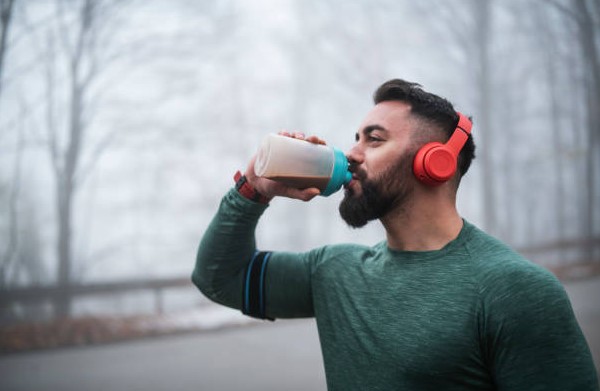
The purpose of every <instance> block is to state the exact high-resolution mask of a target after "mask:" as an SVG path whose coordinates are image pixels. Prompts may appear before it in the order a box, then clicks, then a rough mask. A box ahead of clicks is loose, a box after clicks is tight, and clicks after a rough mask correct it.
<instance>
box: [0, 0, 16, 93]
mask: <svg viewBox="0 0 600 391" xmlns="http://www.w3.org/2000/svg"><path fill="white" fill-rule="evenodd" d="M14 4H15V0H1V1H0V95H2V76H3V74H4V72H3V70H4V56H5V53H6V47H7V42H8V31H9V26H10V23H11V20H12V12H13V6H14Z"/></svg>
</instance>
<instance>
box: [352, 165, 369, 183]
mask: <svg viewBox="0 0 600 391" xmlns="http://www.w3.org/2000/svg"><path fill="white" fill-rule="evenodd" d="M348 171H350V173H352V177H353V178H354V179H358V180H361V181H362V180H364V179H366V178H367V172H366V171H364V170H362V169H360V168H359V167H358V165H357V164H354V163H350V164H349V165H348Z"/></svg>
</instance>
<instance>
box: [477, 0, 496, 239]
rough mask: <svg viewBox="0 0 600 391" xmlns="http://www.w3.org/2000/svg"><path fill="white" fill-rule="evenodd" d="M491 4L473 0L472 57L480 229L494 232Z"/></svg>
mask: <svg viewBox="0 0 600 391" xmlns="http://www.w3.org/2000/svg"><path fill="white" fill-rule="evenodd" d="M491 3H492V0H475V1H474V3H473V4H474V7H475V20H476V23H475V31H474V35H475V36H474V40H475V45H476V46H475V50H476V56H475V60H476V61H477V64H478V73H477V87H478V89H479V110H478V114H479V118H477V119H476V124H477V129H478V131H479V133H478V134H479V135H480V136H479V139H478V143H479V146H480V148H481V151H482V153H481V154H479V156H480V159H481V169H482V174H483V175H482V176H483V177H482V184H483V205H484V212H483V213H484V216H483V226H484V228H485V229H486V230H487V231H489V232H491V233H495V231H496V230H497V221H496V220H497V216H496V208H497V207H498V205H497V203H496V194H495V186H494V167H493V164H494V163H493V156H492V152H493V150H494V148H493V145H494V142H493V130H492V118H491V113H492V106H491V105H492V94H491V92H492V80H491V72H490V68H491V64H490V54H489V48H490V45H491V30H492V29H491V23H492V18H491V10H490V7H491Z"/></svg>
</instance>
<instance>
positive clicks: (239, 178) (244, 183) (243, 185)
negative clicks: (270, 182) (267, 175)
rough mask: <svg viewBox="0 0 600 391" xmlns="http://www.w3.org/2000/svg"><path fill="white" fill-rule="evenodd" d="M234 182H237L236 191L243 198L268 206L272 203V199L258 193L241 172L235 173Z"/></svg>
mask: <svg viewBox="0 0 600 391" xmlns="http://www.w3.org/2000/svg"><path fill="white" fill-rule="evenodd" d="M233 180H234V181H235V189H236V190H237V191H238V193H239V194H240V195H241V196H242V197H244V198H246V199H249V200H250V201H254V202H258V203H261V204H268V203H269V202H270V201H271V199H272V197H267V196H265V195H263V194H261V193H260V192H258V190H256V189H255V188H254V186H252V184H251V183H250V182H249V181H248V178H247V177H246V176H245V175H242V173H241V172H240V171H238V172H236V173H235V175H234V177H233Z"/></svg>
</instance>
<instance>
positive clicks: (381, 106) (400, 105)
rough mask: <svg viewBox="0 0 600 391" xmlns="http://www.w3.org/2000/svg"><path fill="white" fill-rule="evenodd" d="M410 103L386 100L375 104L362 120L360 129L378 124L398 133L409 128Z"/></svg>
mask: <svg viewBox="0 0 600 391" xmlns="http://www.w3.org/2000/svg"><path fill="white" fill-rule="evenodd" d="M410 124H411V116H410V105H408V104H407V103H404V102H399V101H386V102H381V103H378V104H376V105H375V106H374V107H373V108H372V109H371V111H369V112H368V113H367V115H366V117H365V119H364V120H363V122H362V124H361V126H360V129H359V130H362V129H364V128H366V127H368V126H373V125H378V126H382V127H384V128H385V129H386V130H388V131H389V132H390V133H400V132H402V131H406V130H409V129H410Z"/></svg>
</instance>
